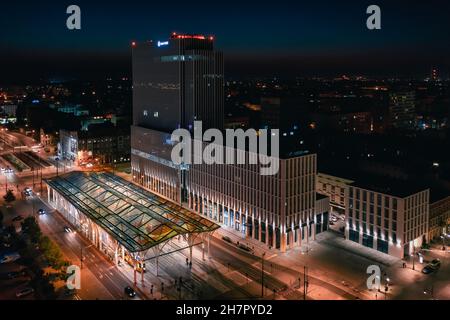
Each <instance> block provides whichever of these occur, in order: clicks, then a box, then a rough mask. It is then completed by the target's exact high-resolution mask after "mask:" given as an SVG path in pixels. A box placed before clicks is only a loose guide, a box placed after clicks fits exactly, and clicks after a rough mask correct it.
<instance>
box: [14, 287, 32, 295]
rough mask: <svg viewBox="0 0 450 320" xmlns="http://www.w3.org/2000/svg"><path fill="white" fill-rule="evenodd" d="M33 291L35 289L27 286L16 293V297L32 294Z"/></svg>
mask: <svg viewBox="0 0 450 320" xmlns="http://www.w3.org/2000/svg"><path fill="white" fill-rule="evenodd" d="M33 292H34V289H33V288H30V287H28V288H25V289H23V290H20V291H18V292H17V293H16V297H17V298H22V297H26V296H28V295H30V294H32V293H33Z"/></svg>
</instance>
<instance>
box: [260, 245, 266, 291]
mask: <svg viewBox="0 0 450 320" xmlns="http://www.w3.org/2000/svg"><path fill="white" fill-rule="evenodd" d="M265 255H266V253H265V252H263V254H262V255H261V297H262V298H264V256H265Z"/></svg>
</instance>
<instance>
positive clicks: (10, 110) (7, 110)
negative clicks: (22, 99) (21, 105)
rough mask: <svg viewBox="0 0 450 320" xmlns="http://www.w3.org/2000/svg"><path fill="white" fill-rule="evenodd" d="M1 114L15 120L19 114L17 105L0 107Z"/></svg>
mask: <svg viewBox="0 0 450 320" xmlns="http://www.w3.org/2000/svg"><path fill="white" fill-rule="evenodd" d="M0 110H1V112H2V113H3V114H4V115H6V116H7V117H9V118H15V117H16V112H17V105H15V104H4V105H1V106H0Z"/></svg>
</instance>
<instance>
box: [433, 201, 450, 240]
mask: <svg viewBox="0 0 450 320" xmlns="http://www.w3.org/2000/svg"><path fill="white" fill-rule="evenodd" d="M449 225H450V196H449V197H445V198H442V199H439V200H437V201H434V202H432V203H431V204H430V222H429V226H428V238H429V239H430V240H431V239H436V238H439V237H440V236H441V235H443V234H444V233H447V234H448V233H450V230H449V227H448V226H449Z"/></svg>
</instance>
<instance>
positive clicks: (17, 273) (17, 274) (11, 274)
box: [8, 270, 27, 279]
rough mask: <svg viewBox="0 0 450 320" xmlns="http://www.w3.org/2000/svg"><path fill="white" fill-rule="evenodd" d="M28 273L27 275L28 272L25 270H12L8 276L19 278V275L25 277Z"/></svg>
mask: <svg viewBox="0 0 450 320" xmlns="http://www.w3.org/2000/svg"><path fill="white" fill-rule="evenodd" d="M26 275H27V273H26V271H25V270H20V271H12V272H9V273H8V278H9V279H16V278H19V277H24V276H26Z"/></svg>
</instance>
